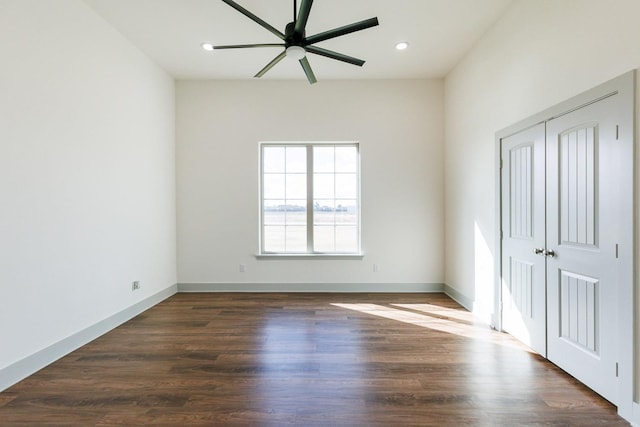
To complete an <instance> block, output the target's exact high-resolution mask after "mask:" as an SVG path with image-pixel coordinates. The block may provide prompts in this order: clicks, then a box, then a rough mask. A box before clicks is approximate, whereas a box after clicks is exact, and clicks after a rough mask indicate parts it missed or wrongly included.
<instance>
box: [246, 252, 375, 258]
mask: <svg viewBox="0 0 640 427" xmlns="http://www.w3.org/2000/svg"><path fill="white" fill-rule="evenodd" d="M255 257H256V258H257V259H362V258H364V254H363V253H357V254H256V255H255Z"/></svg>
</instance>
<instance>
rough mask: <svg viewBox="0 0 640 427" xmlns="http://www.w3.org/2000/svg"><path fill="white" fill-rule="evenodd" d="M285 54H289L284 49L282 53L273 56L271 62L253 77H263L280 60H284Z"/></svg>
mask: <svg viewBox="0 0 640 427" xmlns="http://www.w3.org/2000/svg"><path fill="white" fill-rule="evenodd" d="M285 56H287V51H286V50H283V51H282V53H281V54H280V55H278V56H276V57H275V58H273V60H272V61H271V62H269V63H268V64H267V65H266V66H265V67H264V68H263V69H262V70H260V71H258V74H256V75H255V76H253V77H262V76H264V75H265V73H266V72H267V71H269V70H270V69H272V68H273V67H274V66H275V65H276V64H277V63H278V62H280V61H282V59H283V58H284V57H285Z"/></svg>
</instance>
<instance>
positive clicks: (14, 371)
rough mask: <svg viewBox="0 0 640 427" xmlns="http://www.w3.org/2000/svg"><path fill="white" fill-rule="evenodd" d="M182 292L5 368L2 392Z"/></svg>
mask: <svg viewBox="0 0 640 427" xmlns="http://www.w3.org/2000/svg"><path fill="white" fill-rule="evenodd" d="M177 290H178V287H177V285H171V286H169V287H168V288H166V289H164V290H162V291H160V292H158V293H156V294H154V295H151V296H150V297H148V298H146V299H144V300H142V301H140V302H138V303H136V304H134V305H132V306H131V307H127V308H126V309H124V310H122V311H120V312H118V313H115V314H113V315H111V316H109V317H107V318H106V319H104V320H101V321H100V322H98V323H95V324H93V325H91V326H89V327H87V328H85V329H83V330H81V331H79V332H77V333H75V334H73V335H71V336H69V337H67V338H65V339H63V340H60V341H58V342H56V343H55V344H52V345H50V346H49V347H47V348H44V349H42V350H40V351H38V352H37V353H34V354H32V355H30V356H27V357H25V358H24V359H22V360H19V361H17V362H15V363H13V364H11V365H9V366H7V367H5V368H2V369H0V391H3V390H6V389H7V388H9V387H11V386H12V385H14V384H15V383H17V382H19V381H21V380H23V379H25V378H27V377H28V376H29V375H33V374H34V373H36V372H38V371H39V370H40V369H42V368H44V367H45V366H47V365H49V364H51V363H53V362H55V361H56V360H58V359H60V358H61V357H63V356H66V355H67V354H69V353H71V352H72V351H74V350H76V349H78V348H80V347H82V346H83V345H85V344H88V343H89V342H91V341H93V340H94V339H96V338H98V337H99V336H101V335H104V334H106V333H107V332H109V331H110V330H112V329H114V328H116V327H118V326H120V325H121V324H123V323H124V322H126V321H127V320H130V319H132V318H133V317H135V316H137V315H138V314H140V313H142V312H143V311H145V310H148V309H149V308H151V307H153V306H154V305H156V304H158V303H160V302H162V301H163V300H165V299H166V298H169V297H170V296H172V295H174V294H175V293H176V292H177Z"/></svg>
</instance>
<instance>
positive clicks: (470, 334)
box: [331, 303, 533, 353]
mask: <svg viewBox="0 0 640 427" xmlns="http://www.w3.org/2000/svg"><path fill="white" fill-rule="evenodd" d="M331 305H333V306H335V307H340V308H344V309H347V310H353V311H358V312H360V313H365V314H370V315H373V316H378V317H383V318H385V319H391V320H396V321H399V322H403V323H409V324H412V325H416V326H420V327H423V328H429V329H432V330H435V331H440V332H446V333H449V334H453V335H457V336H460V337H464V338H470V339H474V340H481V341H485V342H489V343H492V344H498V345H501V346H505V347H511V348H515V349H518V350H524V351H527V352H530V353H533V351H532V350H531V349H529V348H527V347H526V346H524V345H523V344H521V343H520V342H518V341H516V340H515V339H514V338H513V337H511V336H509V335H507V334H503V333H500V332H497V331H494V330H492V329H490V328H489V327H488V326H486V325H484V324H470V322H472V321H473V315H472V314H471V313H468V316H467V312H463V311H460V310H454V309H449V308H446V307H439V306H433V305H431V304H391V305H392V306H398V307H399V306H402V307H403V308H410V309H412V310H413V309H414V308H412V307H410V306H415V307H417V311H422V312H423V313H425V314H422V313H415V312H414V311H409V310H407V309H405V310H400V309H397V308H394V307H386V306H383V305H378V304H347V303H333V304H331ZM425 306H426V307H425ZM430 307H431V308H435V309H434V311H435V312H434V313H432V312H430V311H429V310H430V309H431V308H430ZM453 312H456V313H457V314H455V316H454V315H453V314H454V313H453ZM443 313H446V315H445V316H446V317H447V318H443V317H442V316H443Z"/></svg>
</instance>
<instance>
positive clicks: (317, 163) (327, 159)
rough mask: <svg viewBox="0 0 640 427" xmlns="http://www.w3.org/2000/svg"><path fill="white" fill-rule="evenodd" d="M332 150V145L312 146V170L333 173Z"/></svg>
mask: <svg viewBox="0 0 640 427" xmlns="http://www.w3.org/2000/svg"><path fill="white" fill-rule="evenodd" d="M334 151H335V149H334V147H333V145H329V146H326V147H325V146H320V147H313V171H314V172H331V173H333V172H334V171H335V167H334Z"/></svg>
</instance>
